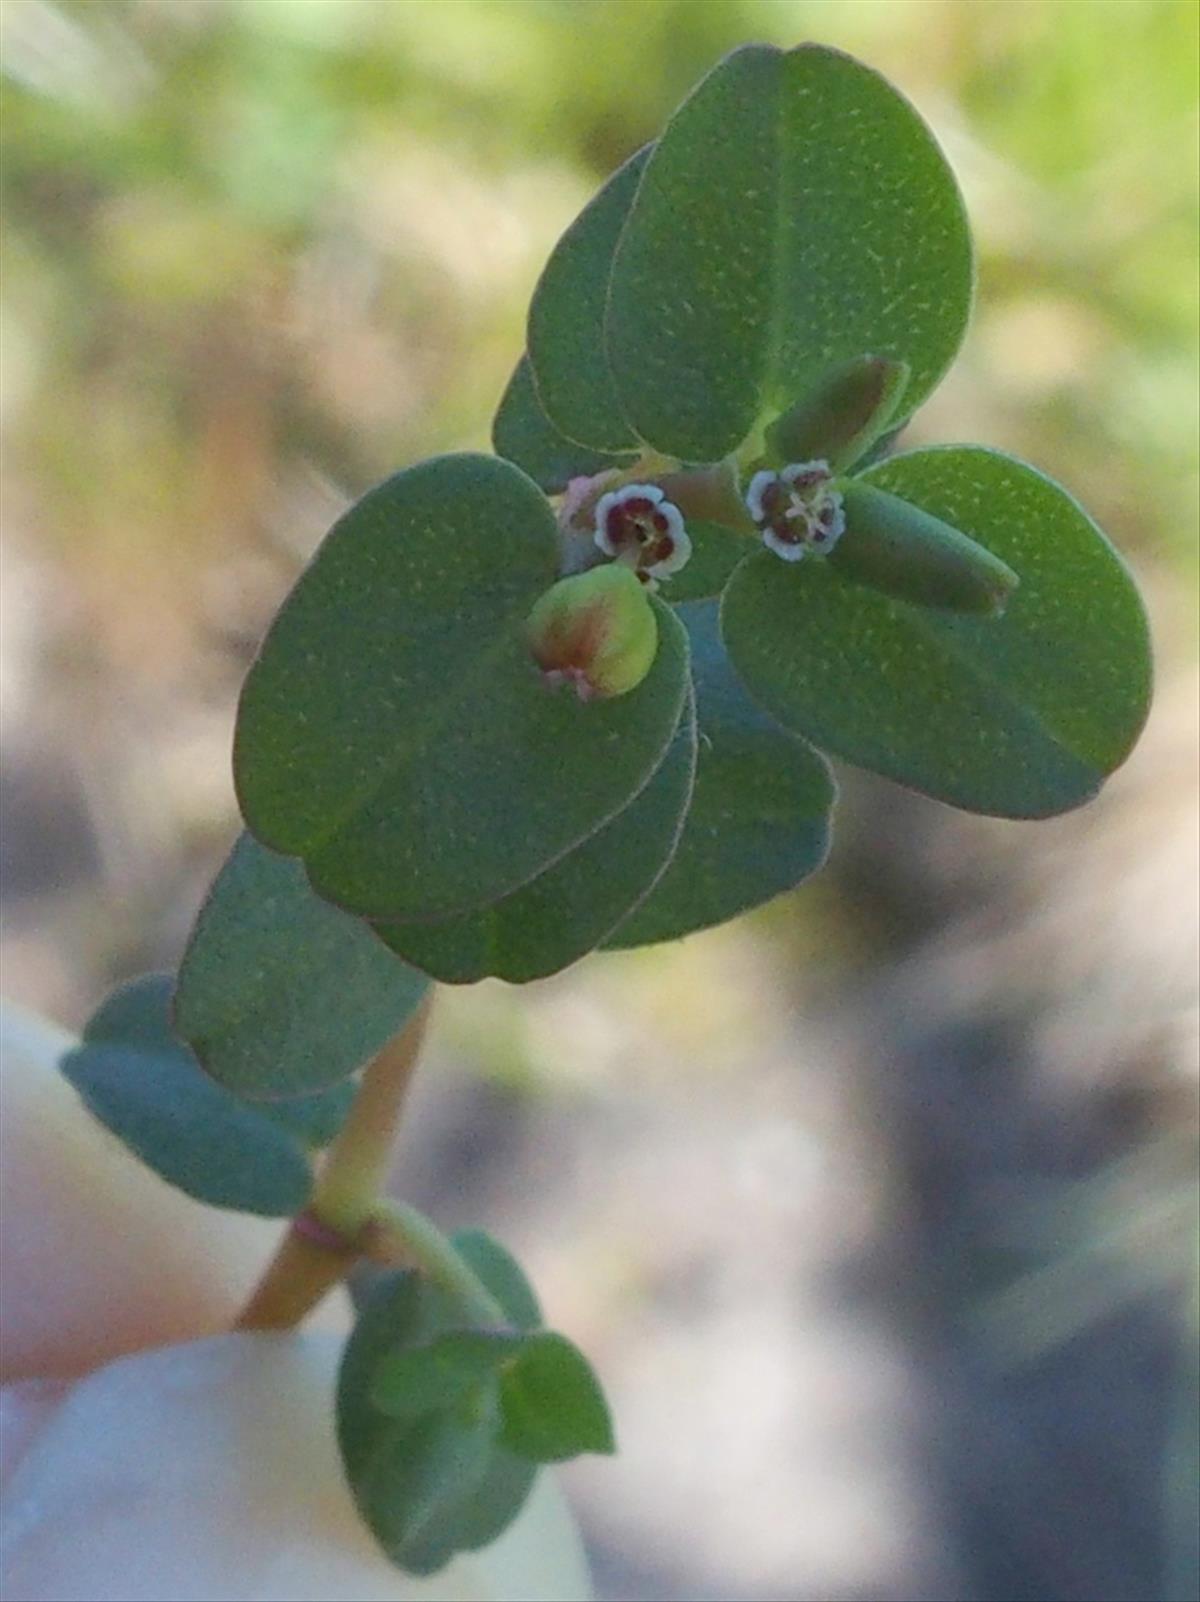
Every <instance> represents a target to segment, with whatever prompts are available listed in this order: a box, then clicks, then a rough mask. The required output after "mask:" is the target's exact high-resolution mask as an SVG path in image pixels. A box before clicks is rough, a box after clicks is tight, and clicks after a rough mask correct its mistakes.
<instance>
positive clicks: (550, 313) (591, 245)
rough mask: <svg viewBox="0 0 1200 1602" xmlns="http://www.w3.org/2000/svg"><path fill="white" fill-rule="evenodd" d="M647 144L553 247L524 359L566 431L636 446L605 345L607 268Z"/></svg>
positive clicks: (584, 440) (607, 447)
mask: <svg viewBox="0 0 1200 1602" xmlns="http://www.w3.org/2000/svg"><path fill="white" fill-rule="evenodd" d="M650 148H651V147H650V146H649V145H647V146H646V147H645V149H643V150H639V151H638V152H637V153H636V154H635V155H633V156H631V157H630V158H629V160H628V161H627V162H626V163H625V164H624V166H623V167H619V168H618V169H617V171H616V172H615V173H613V175H612V177H611V178H609V180H608V181H607V183H606V184H605V185H604V187H603V188H602V189H601V190H600V191H599V193H598V194H597V195H596V196H595V197H594V198H593V199H592V200H591V201H590V202H589V203H588V204H587V206H585V207H584V209H583V211H581V212H580V214H579V216H578V217H577V218H576V219H575V221H574V222H573V223H572V224H571V226H570V227H569V228H568V229H567V231H566V233H565V234H564V235H563V236H562V238H561V239H560V240H559V242H558V244H557V245H556V246H555V247H554V250H553V252H552V253H551V256H550V260H549V261H548V262H547V263H546V265H545V267H544V268H543V270H542V276H541V277H540V278H539V280H538V283H537V288H536V289H535V290H534V292H533V300H532V302H531V304H530V307H529V361H530V365H531V367H532V370H533V378H534V384H535V386H536V388H537V393H538V399H539V401H540V403H541V407H542V410H543V411H544V412H545V413H546V415H547V417H549V418H550V419H551V422H552V423H553V425H554V427H555V428H557V429H558V430H559V431H560V432H561V433H563V434H565V435H566V436H567V438H568V439H573V440H578V441H579V442H580V443H581V444H583V445H588V446H590V447H591V448H592V449H594V450H598V451H607V452H611V451H628V450H633V449H636V446H637V440H636V437H635V436H634V434H633V431H632V430H631V429H630V427H629V424H628V422H627V421H626V420H625V417H624V416H623V415H622V412H621V408H620V404H619V402H618V400H617V391H616V388H615V386H614V384H613V380H612V375H611V374H610V372H609V371H608V366H607V360H606V357H605V351H604V312H605V305H606V302H607V299H608V274H609V268H610V266H611V264H612V257H613V251H614V250H615V249H616V244H617V237H618V235H619V234H620V232H621V226H622V224H623V223H624V221H625V217H626V214H627V213H628V211H629V207H630V205H631V203H632V201H633V197H634V194H635V193H636V192H637V186H638V182H639V180H640V179H641V176H642V170H643V168H644V167H645V165H646V158H647V156H648V155H649V153H650Z"/></svg>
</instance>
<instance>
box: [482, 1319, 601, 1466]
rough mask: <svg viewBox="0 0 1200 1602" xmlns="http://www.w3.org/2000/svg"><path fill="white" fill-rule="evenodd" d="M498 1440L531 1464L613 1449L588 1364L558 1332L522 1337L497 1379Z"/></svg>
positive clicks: (594, 1381) (598, 1391) (595, 1381)
mask: <svg viewBox="0 0 1200 1602" xmlns="http://www.w3.org/2000/svg"><path fill="white" fill-rule="evenodd" d="M500 1406H501V1410H502V1413H503V1417H504V1426H503V1431H502V1435H501V1439H502V1441H503V1442H504V1445H505V1446H507V1447H508V1449H509V1451H511V1452H516V1453H517V1454H518V1455H519V1456H521V1457H527V1458H529V1459H531V1460H532V1461H533V1462H535V1463H561V1462H563V1461H564V1460H565V1459H567V1458H571V1457H577V1456H578V1455H579V1453H580V1452H605V1453H608V1452H615V1451H616V1442H615V1441H614V1439H613V1429H612V1418H611V1416H610V1415H609V1411H608V1403H607V1402H606V1401H605V1399H604V1393H603V1391H602V1390H601V1389H600V1386H599V1384H598V1382H597V1380H596V1376H595V1374H593V1372H592V1369H591V1365H590V1364H589V1363H588V1361H587V1359H586V1358H585V1357H584V1355H583V1353H582V1352H581V1351H580V1350H579V1349H578V1347H576V1346H574V1345H572V1343H571V1342H570V1341H569V1340H567V1339H566V1337H565V1336H563V1335H556V1334H554V1333H553V1332H552V1331H550V1330H543V1331H540V1332H539V1333H537V1334H534V1335H528V1336H526V1337H525V1341H524V1343H523V1345H522V1346H521V1349H520V1351H519V1352H518V1354H517V1357H516V1359H515V1361H514V1362H513V1363H512V1364H511V1365H510V1367H509V1368H508V1369H507V1370H506V1372H505V1373H504V1375H503V1377H502V1379H501V1381H500Z"/></svg>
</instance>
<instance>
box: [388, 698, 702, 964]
mask: <svg viewBox="0 0 1200 1602" xmlns="http://www.w3.org/2000/svg"><path fill="white" fill-rule="evenodd" d="M695 766H696V724H695V715H694V713H693V710H692V705H691V699H690V697H689V702H688V705H687V707H686V708H685V712H684V716H683V717H682V718H681V719H680V723H679V728H678V730H677V732H676V735H675V739H674V740H673V741H672V743H671V747H670V749H669V750H668V752H667V755H666V757H665V758H664V759H663V763H662V766H661V767H660V768H659V769H658V772H657V773H656V774H655V775H654V777H653V778H652V779H651V780H650V783H649V784H648V785H647V786H646V787H645V789H644V790H643V791H642V792H641V794H640V795H639V796H637V797H635V799H634V800H633V801H631V802H630V804H629V806H627V807H626V808H625V810H624V811H623V812H618V814H617V816H616V817H615V818H614V819H613V820H612V821H611V823H608V824H606V825H605V826H604V828H602V829H600V830H598V831H597V833H596V834H594V835H592V837H591V839H589V840H585V841H584V842H583V844H582V845H579V846H576V847H575V849H574V850H573V851H569V852H568V853H567V855H566V856H565V857H563V858H561V859H560V860H559V861H558V862H556V863H555V864H554V866H553V867H552V868H548V869H547V870H546V872H545V873H542V874H539V875H538V877H537V878H536V879H531V880H530V882H529V883H528V884H527V885H523V886H522V887H521V889H520V890H517V891H515V892H514V893H513V894H512V895H511V896H506V897H505V898H504V899H503V900H502V901H497V902H496V903H495V904H494V905H493V906H491V907H487V908H485V909H484V910H483V911H481V912H470V913H465V914H464V915H462V916H461V917H459V918H453V919H449V920H447V921H446V922H443V923H408V924H380V925H379V926H378V932H379V934H380V935H381V936H382V937H383V939H384V940H385V941H386V942H387V944H388V945H389V946H391V947H392V949H393V950H394V951H398V952H399V953H400V955H401V956H403V957H406V958H407V959H408V960H409V962H412V963H414V964H415V965H416V966H417V967H418V968H423V969H424V970H425V971H426V972H427V973H430V974H433V975H434V977H435V978H437V979H444V980H445V981H446V982H447V983H449V984H466V983H469V982H470V981H472V980H475V979H483V978H486V977H487V976H488V975H489V974H494V975H495V976H496V977H497V978H500V979H508V980H511V981H513V982H514V983H521V982H523V981H524V980H528V979H540V978H542V977H544V976H545V975H546V974H551V973H554V972H556V971H557V970H558V969H559V968H565V967H566V966H567V965H568V964H569V963H572V962H574V961H576V960H577V958H579V957H582V956H584V955H586V953H587V952H589V951H591V950H593V949H594V948H595V947H596V946H597V945H598V944H599V943H600V941H602V940H603V939H604V937H605V935H607V934H608V933H609V932H610V930H612V929H613V928H614V927H615V925H616V924H618V923H619V922H620V921H621V919H622V918H624V917H625V915H626V914H627V913H628V912H629V910H630V909H631V908H632V907H633V906H635V905H636V904H637V902H638V901H640V900H641V899H642V898H643V897H644V896H645V895H646V894H647V893H648V892H649V890H650V889H651V887H652V886H653V884H654V883H655V881H656V880H657V879H658V878H659V876H660V875H661V874H662V872H663V870H664V869H665V868H666V865H667V863H668V861H669V860H670V858H671V854H672V852H673V851H674V849H675V845H676V841H677V840H678V838H679V831H680V829H681V828H682V827H683V820H684V818H685V816H686V815H687V812H688V803H689V800H690V798H691V793H692V777H693V773H694V771H695Z"/></svg>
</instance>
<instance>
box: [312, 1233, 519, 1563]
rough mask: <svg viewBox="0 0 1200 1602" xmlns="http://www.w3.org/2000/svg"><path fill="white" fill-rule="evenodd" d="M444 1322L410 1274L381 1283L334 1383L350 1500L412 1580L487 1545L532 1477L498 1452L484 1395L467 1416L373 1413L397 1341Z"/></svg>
mask: <svg viewBox="0 0 1200 1602" xmlns="http://www.w3.org/2000/svg"><path fill="white" fill-rule="evenodd" d="M497 1250H499V1248H497ZM449 1316H452V1309H450V1308H449V1306H448V1303H447V1300H446V1299H445V1298H440V1297H439V1296H438V1294H437V1293H436V1292H435V1291H434V1288H433V1287H431V1286H430V1285H429V1283H428V1282H427V1281H424V1280H422V1279H421V1278H420V1277H419V1276H418V1275H416V1274H413V1273H397V1274H389V1275H385V1276H383V1277H381V1279H380V1281H379V1282H378V1283H377V1284H376V1286H375V1287H374V1289H373V1290H372V1291H371V1293H370V1294H369V1295H368V1296H367V1298H366V1302H365V1305H364V1307H363V1309H362V1311H361V1313H360V1314H359V1318H358V1322H357V1323H356V1325H355V1328H354V1332H353V1334H352V1335H351V1337H350V1340H349V1342H348V1343H347V1346H346V1350H345V1352H344V1354H343V1357H342V1364H341V1369H340V1372H339V1376H338V1394H337V1432H338V1443H339V1446H340V1448H341V1453H342V1461H343V1465H344V1467H345V1471H346V1478H347V1481H348V1483H349V1486H350V1489H351V1492H352V1493H353V1496H354V1499H355V1502H356V1503H357V1504H358V1508H359V1511H360V1512H361V1513H362V1515H363V1518H364V1519H365V1520H366V1522H367V1524H368V1525H369V1526H370V1528H371V1530H372V1532H373V1533H374V1535H375V1536H376V1538H377V1540H378V1541H379V1542H380V1544H381V1545H382V1546H383V1548H384V1549H385V1551H386V1552H387V1553H388V1555H389V1557H390V1558H391V1559H392V1561H393V1562H395V1563H397V1564H399V1565H400V1566H401V1567H402V1568H405V1569H408V1570H409V1571H410V1572H412V1573H417V1574H430V1573H433V1572H434V1571H435V1570H436V1569H439V1568H441V1567H442V1565H443V1564H444V1563H446V1562H448V1561H449V1559H450V1558H451V1557H453V1555H454V1554H455V1552H459V1551H474V1550H476V1549H477V1548H479V1547H481V1546H486V1545H487V1544H488V1543H489V1542H490V1541H492V1540H494V1539H495V1537H496V1536H497V1535H499V1533H500V1532H501V1530H503V1529H504V1528H505V1527H506V1526H507V1525H508V1524H509V1523H510V1522H511V1521H512V1519H514V1518H515V1517H516V1515H517V1513H518V1512H519V1511H520V1509H521V1507H522V1506H523V1505H524V1502H525V1499H526V1497H527V1496H528V1494H529V1491H530V1490H531V1488H532V1486H533V1481H534V1476H535V1469H534V1465H533V1464H532V1463H528V1462H526V1461H524V1460H523V1459H520V1458H517V1457H516V1456H514V1454H512V1453H510V1452H509V1451H507V1449H505V1448H504V1447H503V1446H502V1445H500V1443H499V1441H498V1438H497V1435H498V1429H499V1418H498V1415H497V1413H496V1411H495V1409H494V1406H493V1407H489V1406H488V1405H487V1398H486V1396H485V1397H484V1398H483V1403H482V1405H481V1406H480V1405H477V1406H476V1407H475V1409H474V1410H472V1409H470V1408H468V1409H467V1410H466V1411H465V1413H464V1412H460V1411H459V1410H458V1409H456V1408H453V1407H452V1408H450V1409H442V1410H439V1411H436V1412H429V1413H426V1414H424V1415H423V1416H422V1417H420V1418H418V1419H415V1420H414V1419H412V1418H400V1419H397V1418H392V1417H390V1416H389V1415H388V1414H386V1413H384V1412H381V1411H380V1410H379V1409H378V1408H377V1407H376V1406H375V1405H374V1402H373V1400H372V1392H373V1388H374V1385H375V1382H376V1375H377V1374H378V1372H379V1369H380V1365H381V1364H382V1363H384V1362H386V1361H387V1360H388V1358H389V1357H390V1356H391V1355H392V1354H393V1353H394V1352H395V1350H396V1349H397V1347H399V1346H402V1345H403V1344H404V1343H405V1342H412V1341H421V1340H423V1339H428V1338H429V1337H430V1336H431V1335H436V1334H437V1333H438V1331H439V1329H441V1328H442V1327H443V1326H444V1320H445V1319H446V1318H447V1317H449Z"/></svg>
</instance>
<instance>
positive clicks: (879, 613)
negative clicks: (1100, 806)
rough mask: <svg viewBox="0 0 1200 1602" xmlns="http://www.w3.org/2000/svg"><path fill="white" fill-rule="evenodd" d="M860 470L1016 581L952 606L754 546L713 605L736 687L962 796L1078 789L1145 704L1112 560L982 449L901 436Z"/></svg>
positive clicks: (917, 783)
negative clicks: (977, 610)
mask: <svg viewBox="0 0 1200 1602" xmlns="http://www.w3.org/2000/svg"><path fill="white" fill-rule="evenodd" d="M864 480H865V482H867V483H869V484H872V485H875V486H877V487H878V488H879V489H882V490H886V491H887V492H888V493H889V494H892V495H897V496H899V497H901V499H903V500H905V501H908V502H910V503H911V504H912V505H913V506H916V507H919V508H920V509H921V510H922V511H924V512H927V513H929V514H930V515H931V516H933V517H936V518H940V519H941V520H942V522H943V523H948V524H949V525H950V526H951V527H952V528H956V529H959V530H961V531H962V533H964V534H965V535H967V536H968V538H970V539H972V540H975V541H976V542H977V543H978V544H979V545H982V546H983V547H984V548H985V549H986V550H988V551H991V552H992V553H993V555H995V556H997V557H999V558H1000V560H1001V561H1002V562H1005V563H1007V564H1008V566H1009V567H1011V568H1012V569H1013V571H1014V572H1015V573H1016V574H1017V575H1018V577H1019V579H1020V587H1019V588H1018V589H1017V591H1016V593H1015V594H1014V595H1013V597H1012V599H1011V600H1010V602H1009V604H1008V608H1007V610H1006V611H1005V613H1004V614H1003V616H1002V617H976V616H970V615H957V614H954V613H950V612H941V611H934V610H931V609H927V608H924V607H919V606H915V605H909V604H907V603H905V602H903V601H899V600H894V599H889V598H888V597H886V596H883V595H881V594H878V593H876V592H875V591H873V590H870V589H866V588H864V587H862V586H860V585H857V584H852V583H849V582H847V581H846V580H844V579H842V578H840V577H839V576H838V574H837V572H836V570H835V569H834V567H833V565H832V563H831V562H822V561H819V560H810V561H802V562H799V563H796V564H795V565H793V566H789V565H788V564H785V563H782V562H780V561H778V560H777V559H776V558H775V557H774V556H772V555H771V553H770V552H766V551H764V552H762V553H761V554H759V555H756V556H754V557H752V558H750V559H749V560H748V561H747V562H745V563H744V564H743V565H742V566H741V567H740V568H738V570H737V572H736V573H735V574H734V576H733V579H732V580H731V582H730V585H729V588H728V589H727V590H726V592H725V598H724V602H723V605H722V612H721V627H722V630H723V633H724V637H725V643H726V646H727V647H728V650H729V654H730V658H731V660H732V662H733V664H734V667H735V668H736V670H737V672H738V674H739V675H740V676H741V677H742V679H743V680H744V681H745V683H746V686H747V688H748V689H749V690H750V692H751V694H752V695H753V696H754V697H755V699H756V700H757V701H758V702H759V703H760V704H761V705H762V706H763V707H764V708H765V709H766V710H767V711H768V712H770V713H771V714H772V715H773V716H774V717H777V718H778V719H779V721H780V722H781V723H783V724H784V725H785V726H786V727H788V728H790V729H793V730H795V732H796V733H798V734H802V735H804V736H805V737H806V738H808V739H811V740H812V741H813V743H814V744H815V745H817V746H819V747H820V748H821V749H822V750H825V751H828V752H830V753H832V754H833V755H836V756H840V757H843V758H845V759H846V760H847V761H849V762H854V763H856V764H857V765H858V766H860V767H864V768H870V769H872V770H873V771H875V772H877V773H882V774H884V775H885V776H887V777H888V778H892V779H896V780H898V781H899V782H900V783H901V784H906V785H909V786H910V787H911V788H913V789H916V790H921V791H924V792H925V793H926V794H928V795H932V796H935V797H937V798H938V799H939V800H942V801H948V802H951V803H952V804H953V805H955V806H960V807H964V808H966V809H967V810H968V811H973V812H986V813H993V814H995V815H997V816H1000V817H1029V818H1034V817H1047V816H1050V815H1052V814H1054V813H1057V812H1065V811H1067V810H1068V809H1070V808H1071V807H1075V806H1079V805H1080V804H1081V803H1082V802H1084V801H1086V800H1088V799H1089V798H1090V797H1091V796H1092V795H1094V794H1095V792H1096V791H1097V789H1098V788H1099V787H1100V785H1101V783H1102V782H1103V780H1104V779H1105V777H1106V776H1107V775H1108V774H1109V773H1111V772H1112V770H1113V769H1114V768H1115V767H1117V766H1118V765H1119V764H1120V763H1121V762H1122V761H1123V760H1124V759H1125V757H1126V756H1127V755H1128V753H1129V751H1130V749H1131V747H1132V746H1133V743H1134V741H1135V740H1136V738H1137V735H1138V733H1139V731H1140V729H1141V727H1142V724H1143V722H1144V720H1145V716H1146V712H1147V708H1148V704H1149V694H1150V677H1151V668H1150V653H1149V639H1148V634H1147V626H1146V618H1145V613H1144V611H1143V608H1142V603H1141V601H1140V599H1139V597H1138V594H1137V591H1136V589H1135V587H1134V585H1133V582H1132V580H1131V579H1130V577H1129V573H1128V571H1127V570H1126V568H1125V566H1124V564H1123V562H1122V561H1121V559H1120V558H1119V557H1118V556H1117V554H1116V553H1115V552H1114V551H1113V549H1112V547H1111V546H1110V545H1109V544H1108V542H1107V540H1106V539H1105V538H1104V536H1103V534H1101V533H1100V531H1099V529H1097V528H1096V526H1095V524H1094V523H1092V521H1091V520H1090V519H1089V518H1088V516H1087V515H1086V513H1084V512H1083V510H1082V509H1081V508H1080V507H1079V505H1078V504H1077V503H1076V502H1075V501H1073V500H1072V499H1071V497H1070V496H1069V495H1067V494H1066V492H1065V491H1064V490H1062V489H1061V488H1060V487H1059V486H1058V485H1057V484H1054V483H1053V482H1051V480H1049V479H1047V478H1044V477H1043V476H1042V475H1041V474H1040V473H1037V472H1035V471H1034V469H1033V468H1031V467H1028V466H1026V465H1025V464H1024V463H1022V462H1018V461H1014V460H1013V459H1012V458H1011V457H1007V456H1003V455H1001V454H999V453H998V452H994V451H987V450H984V449H981V448H979V447H975V446H948V447H945V448H943V449H939V450H924V451H912V452H909V453H907V454H905V455H900V456H895V457H892V458H890V459H889V460H887V461H885V462H882V463H880V464H879V465H878V466H876V467H872V468H871V469H870V470H869V471H868V472H867V473H866V474H865V475H864ZM844 538H849V535H846V536H844Z"/></svg>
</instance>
